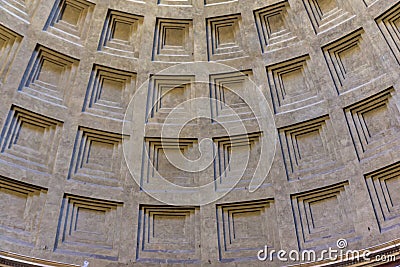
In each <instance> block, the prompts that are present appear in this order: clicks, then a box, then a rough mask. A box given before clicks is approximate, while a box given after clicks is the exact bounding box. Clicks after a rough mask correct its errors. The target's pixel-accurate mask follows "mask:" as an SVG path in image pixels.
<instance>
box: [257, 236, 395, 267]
mask: <svg viewBox="0 0 400 267" xmlns="http://www.w3.org/2000/svg"><path fill="white" fill-rule="evenodd" d="M347 245H348V243H347V240H346V239H344V238H340V239H338V240H337V242H336V248H332V247H329V248H328V249H324V250H322V251H318V252H317V251H315V250H307V249H306V250H302V251H301V252H300V251H297V250H290V251H286V250H283V249H281V250H274V249H269V248H268V246H265V247H264V249H261V250H259V251H258V253H257V258H258V260H260V261H271V262H272V261H280V262H288V261H292V262H299V263H300V262H319V261H335V262H336V261H340V262H344V261H364V262H365V261H378V262H394V261H396V256H395V255H374V256H373V255H372V252H371V251H370V250H362V251H359V250H346V248H347Z"/></svg>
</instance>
